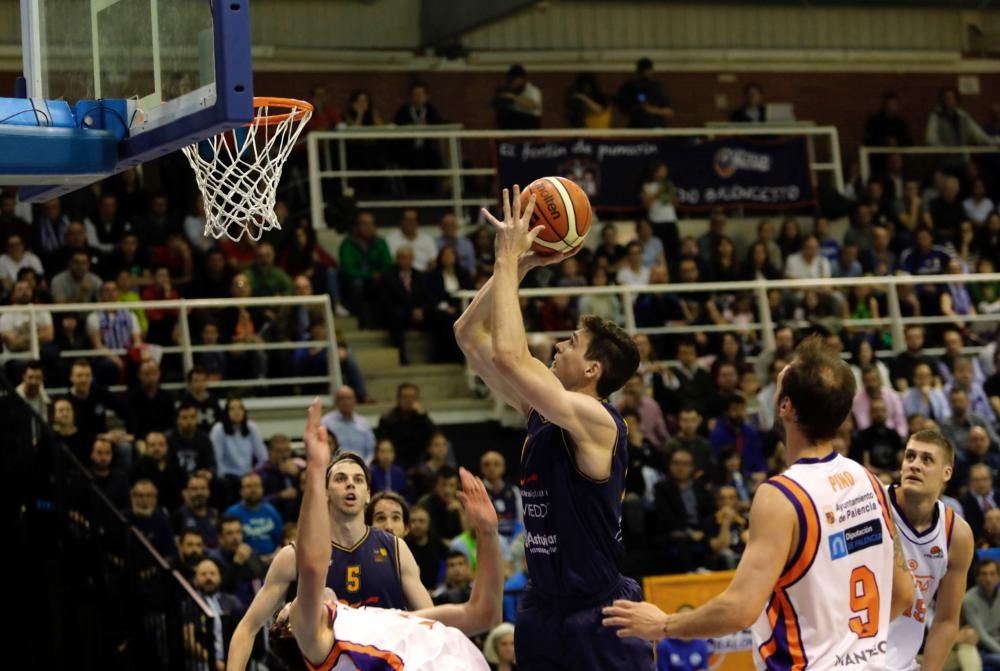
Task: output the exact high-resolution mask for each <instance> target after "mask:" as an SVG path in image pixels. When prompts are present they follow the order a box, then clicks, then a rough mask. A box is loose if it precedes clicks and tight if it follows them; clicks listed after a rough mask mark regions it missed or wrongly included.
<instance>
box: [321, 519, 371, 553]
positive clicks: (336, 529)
mask: <svg viewBox="0 0 1000 671" xmlns="http://www.w3.org/2000/svg"><path fill="white" fill-rule="evenodd" d="M366 528H367V527H366V525H365V518H364V515H353V516H350V517H348V516H346V515H342V514H340V513H338V512H337V511H331V512H330V540H332V541H333V542H334V543H336V544H337V545H340V546H342V547H348V548H349V547H352V546H354V544H355V543H357V542H358V541H360V540H361V539H362V537H364V535H365V529H366Z"/></svg>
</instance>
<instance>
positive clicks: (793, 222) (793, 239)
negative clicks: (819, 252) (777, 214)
mask: <svg viewBox="0 0 1000 671" xmlns="http://www.w3.org/2000/svg"><path fill="white" fill-rule="evenodd" d="M802 240H803V237H802V229H801V227H800V226H799V220H798V219H796V218H795V217H786V218H785V219H784V220H783V221H782V222H781V233H780V234H779V235H778V242H777V244H778V247H779V248H780V249H781V256H782V258H783V259H787V258H788V257H789V256H791V255H792V254H794V253H796V252H798V251H799V250H800V249H802ZM782 266H784V263H782Z"/></svg>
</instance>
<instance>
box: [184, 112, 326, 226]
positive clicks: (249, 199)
mask: <svg viewBox="0 0 1000 671" xmlns="http://www.w3.org/2000/svg"><path fill="white" fill-rule="evenodd" d="M253 106H254V112H255V114H254V118H253V120H252V121H250V123H248V124H246V126H241V127H238V128H233V129H231V130H227V131H225V132H223V133H220V134H219V135H216V136H215V137H211V138H208V139H206V140H202V141H201V142H198V143H197V144H192V145H190V146H187V147H184V148H183V151H184V155H185V156H187V159H188V162H189V163H190V164H191V169H192V170H194V174H195V178H196V179H197V182H198V188H199V189H200V190H201V195H202V197H203V198H204V201H205V235H206V236H211V237H213V238H215V239H217V240H218V239H220V238H222V236H226V237H228V238H229V239H230V240H234V241H238V240H240V239H241V238H242V237H243V236H244V235H246V236H247V237H249V238H250V239H251V240H253V241H254V242H256V241H257V240H260V236H261V235H263V233H264V232H265V231H270V230H271V229H277V228H281V224H280V223H279V222H278V218H277V216H275V214H274V202H275V192H276V191H277V189H278V182H279V180H281V169H282V168H283V167H284V165H285V161H286V160H287V159H288V155H289V153H290V152H291V150H292V147H293V146H295V141H296V140H297V139H298V137H299V134H300V133H301V132H302V129H303V128H305V125H306V122H308V121H309V117H311V116H312V113H313V106H312V105H310V104H309V103H307V102H305V101H303V100H295V99H292V98H254V99H253Z"/></svg>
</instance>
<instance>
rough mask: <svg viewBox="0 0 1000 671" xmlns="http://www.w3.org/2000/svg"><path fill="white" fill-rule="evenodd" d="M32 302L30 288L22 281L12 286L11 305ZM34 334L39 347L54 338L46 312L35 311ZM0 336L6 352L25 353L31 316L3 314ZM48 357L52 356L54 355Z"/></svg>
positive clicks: (0, 319) (25, 312)
mask: <svg viewBox="0 0 1000 671" xmlns="http://www.w3.org/2000/svg"><path fill="white" fill-rule="evenodd" d="M31 302H32V295H31V287H30V286H29V284H28V283H27V282H25V281H23V280H21V281H18V282H16V283H15V284H14V291H13V294H12V295H11V303H12V304H13V305H28V304H29V303H31ZM35 333H36V334H37V335H36V337H37V339H38V344H39V346H40V347H43V348H45V349H46V350H47V351H48V350H49V349H50V348H49V347H47V346H48V345H49V344H50V343H51V342H52V341H53V339H54V338H55V330H54V328H53V326H52V313H50V312H49V311H48V310H35ZM0 336H2V337H3V344H4V348H5V349H6V350H7V351H8V352H27V351H29V350H31V349H32V347H31V315H30V314H28V312H27V310H26V311H24V312H4V313H3V315H2V316H0ZM49 356H54V353H52V354H50V355H49Z"/></svg>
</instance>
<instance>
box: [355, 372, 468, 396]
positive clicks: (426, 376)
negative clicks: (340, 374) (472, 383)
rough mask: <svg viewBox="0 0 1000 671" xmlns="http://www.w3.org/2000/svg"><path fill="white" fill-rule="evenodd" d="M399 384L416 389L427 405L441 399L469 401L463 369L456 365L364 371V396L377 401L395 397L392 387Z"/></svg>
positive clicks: (394, 387) (394, 389) (394, 388)
mask: <svg viewBox="0 0 1000 671" xmlns="http://www.w3.org/2000/svg"><path fill="white" fill-rule="evenodd" d="M403 382H412V383H414V384H416V385H417V386H419V387H420V395H421V397H422V398H423V399H424V400H425V401H427V404H428V405H431V401H433V403H434V404H436V403H437V402H438V401H440V400H444V399H453V398H454V399H462V398H471V397H472V396H473V394H472V392H471V391H469V385H468V381H467V379H466V376H465V368H463V367H462V366H461V365H459V364H411V365H409V366H397V367H395V368H391V369H386V370H372V371H365V386H366V387H367V388H368V396H369V397H371V398H373V399H375V400H377V401H380V402H381V401H389V400H394V399H395V398H396V388H397V387H398V386H399V385H400V384H402V383H403Z"/></svg>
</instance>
